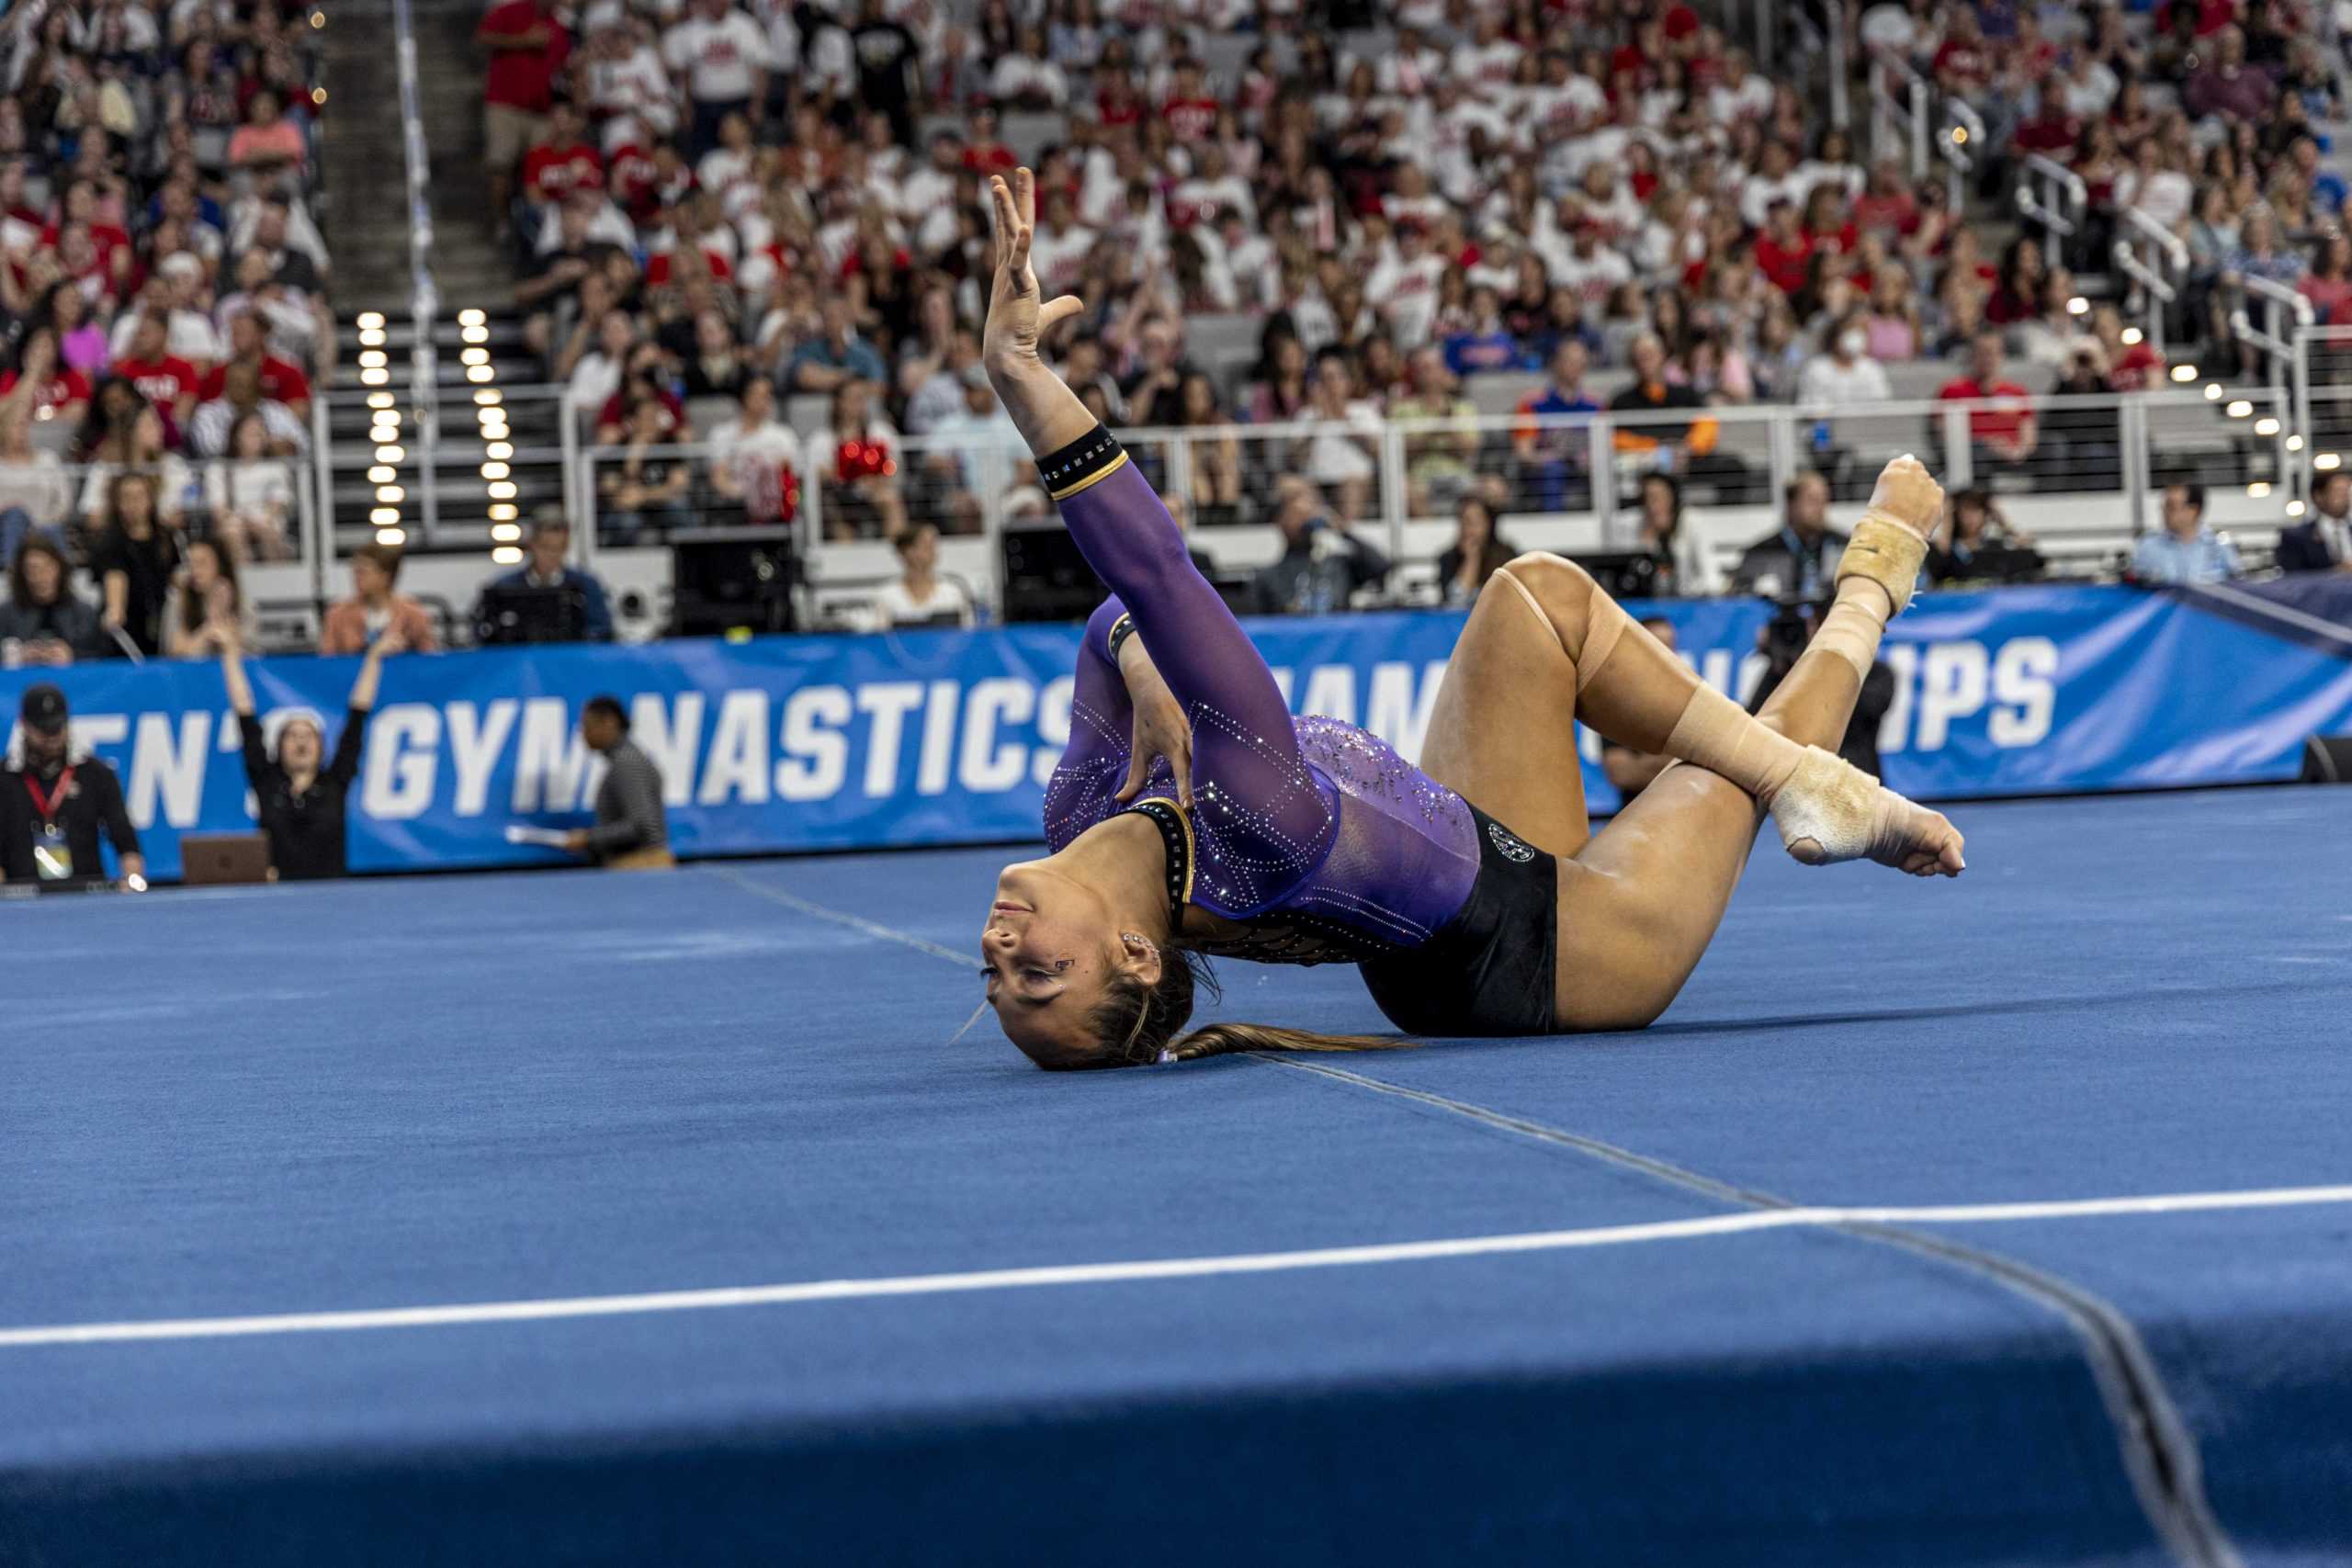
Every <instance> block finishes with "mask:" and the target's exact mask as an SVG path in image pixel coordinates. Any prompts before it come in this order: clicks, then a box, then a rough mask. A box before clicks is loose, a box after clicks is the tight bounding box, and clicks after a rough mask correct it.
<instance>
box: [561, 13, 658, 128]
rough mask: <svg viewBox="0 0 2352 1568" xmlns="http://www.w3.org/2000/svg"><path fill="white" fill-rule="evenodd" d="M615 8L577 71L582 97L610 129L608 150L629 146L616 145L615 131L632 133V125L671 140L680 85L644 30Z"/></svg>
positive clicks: (603, 20)
mask: <svg viewBox="0 0 2352 1568" xmlns="http://www.w3.org/2000/svg"><path fill="white" fill-rule="evenodd" d="M640 28H642V24H641V23H633V22H631V21H629V20H628V17H626V16H625V15H624V14H623V13H622V12H621V11H620V8H619V7H618V6H616V7H614V9H613V12H612V14H611V15H610V16H609V17H601V18H599V19H598V25H596V26H594V27H592V28H591V29H590V31H589V35H588V47H587V49H586V50H585V51H582V58H581V60H580V62H579V65H578V67H577V69H578V72H579V78H580V81H581V84H582V100H583V101H584V102H585V104H586V105H587V107H588V110H589V113H590V114H591V115H593V116H594V118H596V119H598V120H600V121H603V122H604V123H605V152H607V153H610V152H612V151H613V150H614V149H615V148H616V147H620V146H622V145H625V144H626V143H625V142H624V141H616V140H615V139H614V138H615V135H616V131H615V130H614V127H615V126H616V125H618V126H620V128H621V133H626V131H627V130H628V122H632V121H633V122H635V123H636V124H637V125H639V126H641V127H643V133H644V134H646V135H649V136H651V137H656V138H659V137H665V136H668V135H669V134H670V133H671V132H672V131H673V130H676V129H677V127H678V90H677V85H676V84H675V83H674V82H673V81H672V80H671V78H670V73H669V72H668V71H666V70H664V69H663V68H662V55H661V52H660V51H658V50H656V49H655V48H654V47H653V43H652V40H651V39H650V38H649V37H647V36H646V35H645V34H644V33H643V32H642V31H640Z"/></svg>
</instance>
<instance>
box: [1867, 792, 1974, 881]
mask: <svg viewBox="0 0 2352 1568" xmlns="http://www.w3.org/2000/svg"><path fill="white" fill-rule="evenodd" d="M1879 795H1881V796H1882V797H1883V798H1882V799H1881V800H1880V801H1879V803H1878V804H1879V811H1880V814H1881V815H1880V826H1879V829H1878V830H1877V831H1876V832H1874V833H1872V834H1871V847H1870V858H1871V859H1872V860H1874V861H1876V862H1878V863H1879V864H1881V865H1891V866H1893V867H1894V868H1895V869H1896V870H1898V871H1904V872H1908V873H1910V874H1912V875H1913V876H1958V875H1959V874H1961V873H1962V872H1963V871H1965V870H1967V869H1968V862H1967V861H1965V860H1963V859H1962V858H1961V852H1962V850H1963V849H1964V848H1965V847H1966V840H1963V839H1962V837H1961V832H1960V829H1957V828H1955V827H1953V826H1952V825H1951V818H1948V817H1946V816H1945V815H1944V814H1943V813H1942V812H1940V811H1930V810H1928V808H1927V807H1924V806H1917V805H1914V804H1913V803H1912V802H1910V801H1908V800H1905V799H1904V798H1903V797H1902V796H1901V795H1897V794H1895V793H1894V791H1893V790H1891V789H1888V788H1887V787H1886V786H1885V785H1883V784H1882V785H1880V786H1879Z"/></svg>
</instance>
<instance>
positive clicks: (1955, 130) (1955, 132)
mask: <svg viewBox="0 0 2352 1568" xmlns="http://www.w3.org/2000/svg"><path fill="white" fill-rule="evenodd" d="M1951 144H1952V145H1953V146H1955V147H1965V146H1967V145H1968V127H1966V126H1964V125H1955V126H1953V127H1952V128H1951Z"/></svg>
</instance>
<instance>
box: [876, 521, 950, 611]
mask: <svg viewBox="0 0 2352 1568" xmlns="http://www.w3.org/2000/svg"><path fill="white" fill-rule="evenodd" d="M890 542H891V544H892V545H893V546H895V547H897V549H898V552H899V580H898V581H896V582H893V583H890V584H889V585H888V586H887V587H885V588H884V589H883V590H882V592H879V593H877V594H876V595H875V596H874V615H875V618H876V620H877V621H879V622H880V623H881V624H882V625H883V626H931V625H939V624H944V625H951V626H970V625H971V624H972V598H971V595H970V594H968V593H967V592H964V585H963V584H962V583H960V582H958V581H956V580H955V579H954V578H952V577H942V576H940V575H939V530H938V529H937V528H934V527H933V526H932V525H930V524H928V523H918V524H916V525H914V526H913V527H911V528H909V529H907V530H905V531H904V532H902V533H901V534H899V536H898V537H897V538H896V539H893V540H892V541H890Z"/></svg>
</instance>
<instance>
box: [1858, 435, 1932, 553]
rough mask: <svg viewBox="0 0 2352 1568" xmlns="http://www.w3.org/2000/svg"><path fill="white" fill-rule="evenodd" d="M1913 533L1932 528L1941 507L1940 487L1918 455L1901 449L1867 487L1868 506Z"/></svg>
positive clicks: (1923, 534)
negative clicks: (1872, 486) (1875, 484)
mask: <svg viewBox="0 0 2352 1568" xmlns="http://www.w3.org/2000/svg"><path fill="white" fill-rule="evenodd" d="M1870 509H1871V511H1872V512H1876V513H1882V514H1883V515H1885V516H1887V517H1890V518H1892V519H1894V521H1895V522H1897V523H1900V524H1902V525H1904V526H1905V527H1906V528H1908V529H1910V530H1911V531H1912V532H1914V533H1916V534H1919V535H1922V536H1926V535H1928V534H1932V533H1934V532H1935V527H1936V519H1937V518H1938V517H1939V516H1940V515H1941V514H1942V513H1943V509H1944V489H1943V486H1941V485H1939V484H1938V483H1937V482H1936V478H1935V476H1934V475H1933V474H1930V473H1929V472H1928V470H1927V468H1926V466H1925V465H1924V464H1922V463H1921V462H1920V461H1919V459H1918V458H1917V457H1913V456H1911V454H1910V453H1908V452H1905V454H1903V456H1901V457H1897V458H1895V459H1894V461H1893V462H1891V463H1889V464H1887V466H1886V467H1885V468H1883V469H1882V470H1881V471H1880V473H1879V476H1878V488H1877V489H1875V490H1873V491H1871V508H1870Z"/></svg>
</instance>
